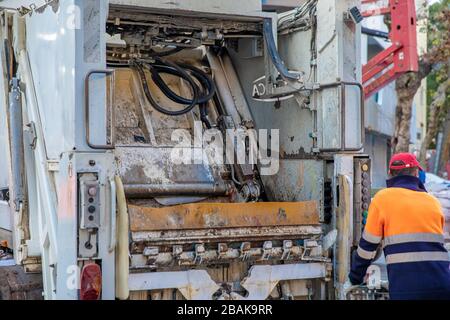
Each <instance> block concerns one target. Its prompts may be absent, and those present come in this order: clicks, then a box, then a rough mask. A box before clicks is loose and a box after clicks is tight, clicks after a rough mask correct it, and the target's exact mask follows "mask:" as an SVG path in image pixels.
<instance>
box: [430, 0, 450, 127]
mask: <svg viewBox="0 0 450 320" xmlns="http://www.w3.org/2000/svg"><path fill="white" fill-rule="evenodd" d="M445 8H450V0H441V1H440V2H436V3H435V4H433V5H431V6H430V7H429V8H428V32H427V35H428V50H429V51H430V49H432V48H433V47H436V46H439V45H440V44H441V43H442V41H443V37H445V35H446V34H447V36H448V32H450V30H447V29H448V21H445V20H444V19H442V12H443V10H444V9H445ZM446 23H447V24H446ZM447 76H448V65H446V64H445V63H441V64H438V65H437V66H436V67H435V68H434V69H433V71H432V72H431V73H430V74H429V75H428V77H427V105H430V103H431V102H432V101H433V97H434V95H435V93H436V90H437V88H438V87H439V85H440V84H441V83H442V82H443V81H445V80H446V79H447ZM449 105H450V96H448V97H447V101H446V103H445V108H444V109H448V108H449ZM442 111H443V112H441V114H442V116H443V117H445V114H446V111H447V110H442ZM441 120H442V119H441Z"/></svg>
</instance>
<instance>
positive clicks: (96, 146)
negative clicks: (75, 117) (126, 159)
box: [84, 69, 115, 150]
mask: <svg viewBox="0 0 450 320" xmlns="http://www.w3.org/2000/svg"><path fill="white" fill-rule="evenodd" d="M114 72H115V71H114V70H109V69H108V70H92V71H90V72H89V73H88V74H87V75H86V80H85V87H84V94H85V98H86V101H85V109H84V116H85V126H86V143H87V145H88V146H89V147H91V148H92V149H103V150H108V149H114V140H115V133H114V131H115V126H114V124H115V117H114V110H115V108H114V98H113V97H114V90H113V88H114ZM93 75H106V76H109V79H110V83H111V85H110V86H109V87H110V97H112V98H110V101H109V102H110V105H109V107H108V109H109V112H107V113H109V117H110V118H109V125H110V130H109V131H110V136H109V137H108V138H107V140H106V141H107V142H106V144H95V143H92V142H91V139H90V134H91V128H90V124H91V121H90V119H91V118H90V99H89V98H90V94H91V93H90V89H89V88H90V80H91V77H92V76H93ZM107 123H108V121H107Z"/></svg>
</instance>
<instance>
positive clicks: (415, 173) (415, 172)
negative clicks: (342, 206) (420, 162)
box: [414, 168, 419, 178]
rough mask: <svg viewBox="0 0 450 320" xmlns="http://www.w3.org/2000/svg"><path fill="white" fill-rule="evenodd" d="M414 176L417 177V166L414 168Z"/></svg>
mask: <svg viewBox="0 0 450 320" xmlns="http://www.w3.org/2000/svg"><path fill="white" fill-rule="evenodd" d="M414 176H415V177H417V178H418V177H419V168H414Z"/></svg>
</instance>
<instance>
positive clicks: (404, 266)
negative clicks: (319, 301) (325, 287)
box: [349, 176, 450, 299]
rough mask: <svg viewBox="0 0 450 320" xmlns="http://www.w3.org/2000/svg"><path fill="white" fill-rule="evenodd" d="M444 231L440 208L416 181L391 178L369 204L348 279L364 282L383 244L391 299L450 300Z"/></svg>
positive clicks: (435, 200)
mask: <svg viewBox="0 0 450 320" xmlns="http://www.w3.org/2000/svg"><path fill="white" fill-rule="evenodd" d="M443 228H444V215H443V213H442V210H441V205H440V203H439V201H438V200H437V199H436V198H434V197H433V196H432V195H430V194H428V193H427V192H426V190H425V187H424V186H423V184H422V183H421V182H420V180H419V179H418V178H416V177H412V176H399V177H395V178H393V179H390V180H388V188H387V189H384V190H382V191H380V192H378V193H377V194H376V196H375V197H374V199H373V201H372V203H371V205H370V208H369V214H368V217H367V224H366V226H365V228H364V232H363V236H362V238H361V240H360V243H359V246H358V249H357V250H356V252H355V253H354V256H353V261H352V270H351V272H350V275H349V277H350V281H351V282H352V283H353V284H358V283H361V282H362V281H363V278H364V276H365V274H366V271H367V268H368V266H369V265H370V263H371V262H372V260H373V258H374V257H375V254H376V250H377V248H378V247H379V245H380V244H382V245H383V251H384V254H385V257H386V264H387V270H388V278H389V293H390V297H391V299H428V298H430V299H441V298H444V299H450V269H449V253H448V252H447V250H446V249H445V247H444V236H443V233H444V231H443Z"/></svg>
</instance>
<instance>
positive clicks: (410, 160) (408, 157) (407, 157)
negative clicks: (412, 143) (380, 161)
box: [389, 152, 423, 171]
mask: <svg viewBox="0 0 450 320" xmlns="http://www.w3.org/2000/svg"><path fill="white" fill-rule="evenodd" d="M397 161H401V162H403V164H401V165H394V162H397ZM405 168H419V169H420V170H422V171H423V169H422V167H421V166H420V163H419V161H417V159H416V157H415V156H414V155H413V154H411V153H407V152H405V153H397V154H394V155H393V156H392V158H391V161H390V162H389V170H391V169H394V170H400V169H405Z"/></svg>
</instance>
